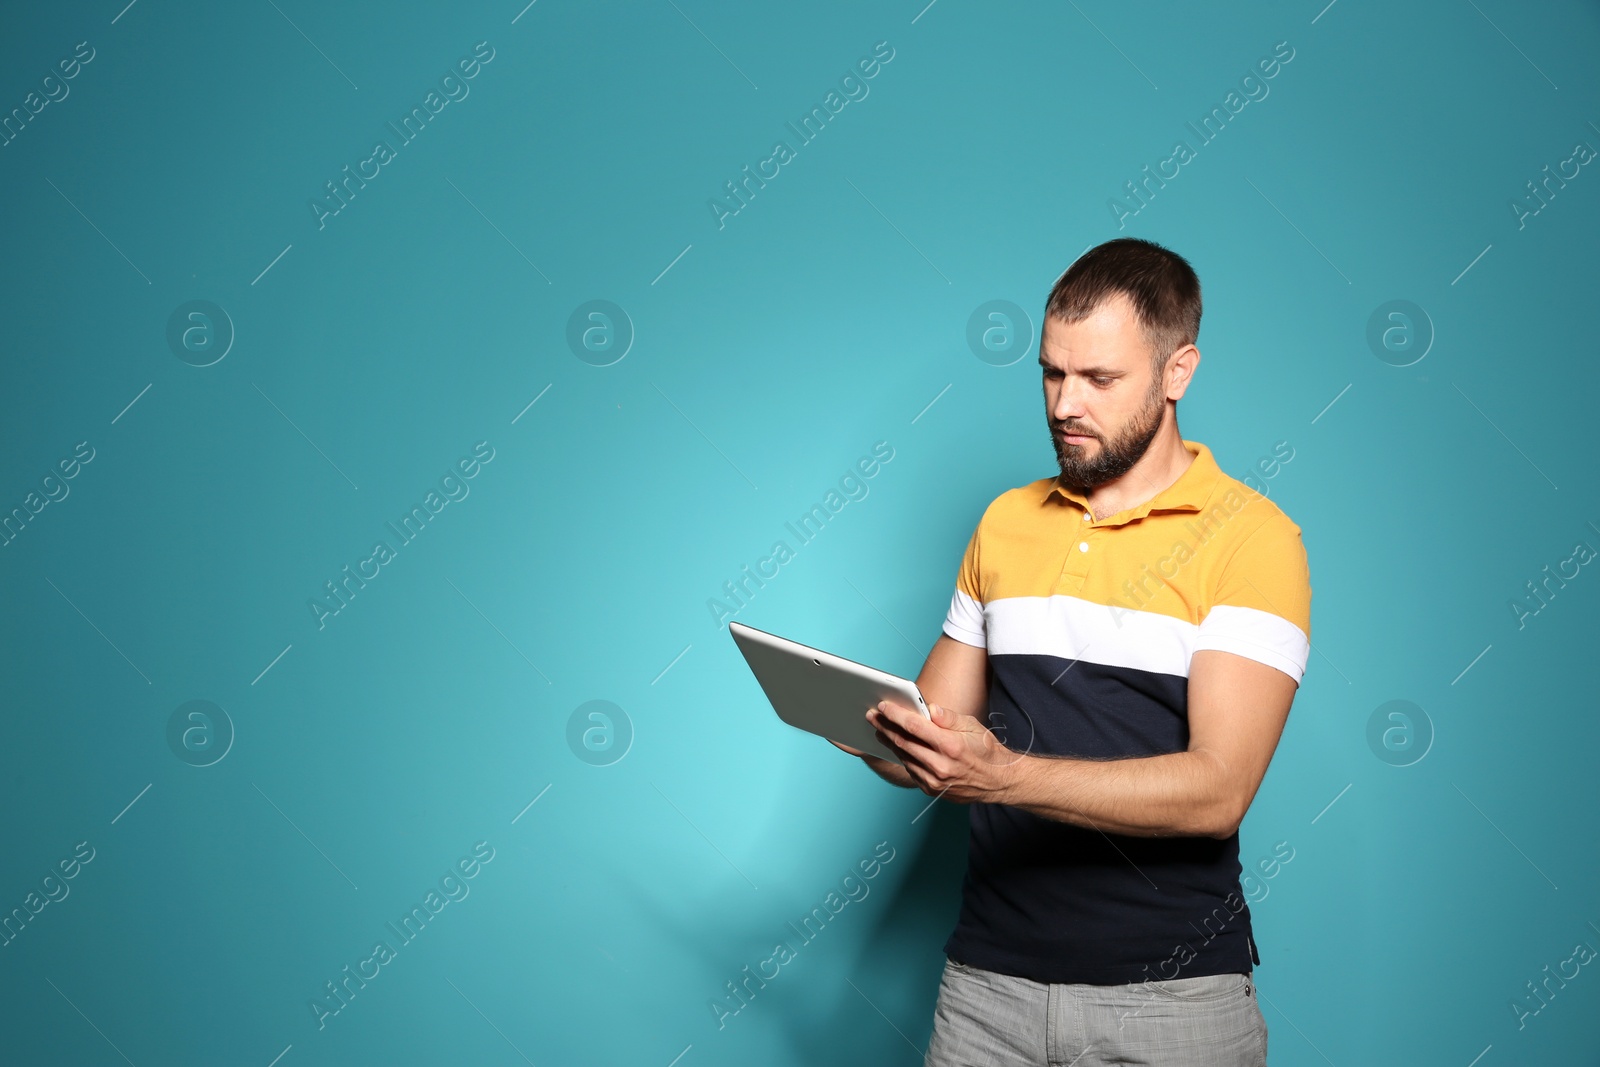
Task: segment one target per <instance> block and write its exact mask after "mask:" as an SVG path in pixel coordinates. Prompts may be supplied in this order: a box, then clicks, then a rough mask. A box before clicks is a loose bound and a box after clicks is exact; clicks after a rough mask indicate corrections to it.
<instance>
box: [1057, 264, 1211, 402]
mask: <svg viewBox="0 0 1600 1067" xmlns="http://www.w3.org/2000/svg"><path fill="white" fill-rule="evenodd" d="M1119 292H1120V293H1125V294H1126V295H1127V296H1128V298H1129V300H1131V301H1132V302H1133V308H1134V312H1135V314H1136V315H1137V316H1138V319H1139V327H1140V329H1141V330H1142V332H1143V333H1144V338H1145V341H1146V343H1148V344H1149V345H1150V357H1151V362H1152V363H1153V364H1154V366H1155V370H1156V373H1157V374H1160V373H1161V372H1162V371H1163V370H1165V369H1166V365H1167V360H1168V359H1169V358H1170V357H1171V356H1172V354H1173V353H1174V352H1176V351H1177V350H1178V349H1180V348H1182V347H1183V346H1184V345H1192V344H1194V342H1195V338H1196V337H1198V336H1199V334H1200V278H1199V277H1198V276H1197V275H1196V274H1195V272H1194V268H1193V267H1191V266H1189V262H1188V260H1186V259H1184V258H1183V257H1182V256H1180V255H1178V254H1177V253H1176V252H1173V251H1170V250H1169V249H1166V248H1163V247H1161V246H1160V245H1158V244H1156V243H1155V242H1153V241H1145V240H1142V239H1140V238H1138V237H1118V238H1115V239H1113V240H1110V241H1107V242H1105V243H1104V244H1099V245H1095V246H1094V247H1093V248H1091V249H1089V251H1087V252H1085V253H1084V254H1083V255H1081V256H1079V257H1078V259H1077V261H1076V262H1074V263H1073V264H1072V266H1070V267H1068V268H1067V269H1066V271H1065V272H1064V273H1063V274H1062V275H1061V277H1060V278H1057V279H1056V284H1055V286H1054V287H1053V288H1052V289H1051V290H1050V297H1049V299H1048V300H1046V301H1045V305H1044V313H1045V317H1046V318H1050V317H1055V318H1057V319H1060V320H1061V321H1063V322H1078V321H1080V320H1082V319H1084V318H1086V317H1087V316H1088V315H1090V314H1091V313H1093V311H1094V310H1095V309H1096V308H1097V307H1099V306H1100V304H1101V303H1102V302H1103V301H1104V300H1105V299H1106V298H1107V297H1109V296H1111V295H1112V294H1113V293H1119Z"/></svg>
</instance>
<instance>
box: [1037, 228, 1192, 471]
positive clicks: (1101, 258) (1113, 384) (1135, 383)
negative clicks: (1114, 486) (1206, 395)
mask: <svg viewBox="0 0 1600 1067" xmlns="http://www.w3.org/2000/svg"><path fill="white" fill-rule="evenodd" d="M1199 332H1200V279H1199V278H1198V277H1196V276H1195V273H1194V269H1193V268H1192V267H1190V266H1189V264H1188V262H1187V261H1185V260H1184V259H1183V257H1182V256H1179V255H1177V254H1176V253H1173V252H1169V251H1168V250H1167V249H1165V248H1162V247H1161V246H1160V245H1157V244H1154V243H1152V242H1150V241H1143V240H1140V239H1138V238H1135V237H1119V238H1117V239H1115V240H1112V241H1107V242H1106V243H1105V244H1102V245H1097V246H1095V247H1094V248H1091V249H1090V250H1089V251H1087V252H1085V253H1084V254H1083V255H1082V256H1080V257H1079V258H1078V260H1077V262H1075V263H1073V264H1072V266H1070V267H1068V268H1067V270H1066V273H1064V274H1062V275H1061V277H1060V278H1059V279H1057V281H1056V284H1055V286H1054V287H1053V288H1052V289H1051V290H1050V297H1049V299H1048V300H1047V301H1046V302H1045V314H1044V329H1043V332H1042V336H1041V338H1040V342H1039V365H1040V367H1041V368H1042V369H1043V372H1044V397H1045V415H1046V418H1047V420H1048V422H1049V425H1050V439H1051V443H1052V444H1053V445H1054V446H1055V450H1056V460H1057V462H1059V463H1060V465H1061V480H1062V482H1063V483H1065V484H1066V485H1067V486H1068V487H1069V488H1072V489H1076V490H1079V491H1088V490H1090V489H1093V488H1095V487H1096V486H1099V485H1103V484H1105V483H1106V482H1109V481H1112V480H1113V479H1116V478H1119V477H1121V476H1122V475H1123V474H1126V473H1127V472H1128V471H1129V470H1130V469H1132V467H1133V465H1134V464H1136V463H1138V462H1139V460H1140V458H1142V457H1143V456H1144V454H1145V452H1146V451H1147V450H1148V449H1149V447H1150V444H1151V442H1153V441H1154V440H1155V439H1156V436H1157V435H1158V434H1159V433H1160V432H1161V431H1162V429H1163V428H1164V427H1166V426H1168V425H1169V422H1170V425H1171V432H1172V433H1174V434H1176V433H1177V406H1176V404H1177V401H1178V399H1179V398H1180V397H1182V396H1183V394H1184V391H1185V389H1187V388H1188V385H1189V379H1190V377H1191V376H1192V375H1193V373H1194V368H1195V366H1196V365H1197V364H1198V363H1199V362H1200V350H1199V349H1197V348H1196V347H1195V344H1194V342H1195V338H1196V337H1197V336H1198V334H1199ZM1169 405H1170V406H1171V408H1172V417H1171V419H1170V420H1169V419H1168V418H1167V409H1168V407H1169ZM1069 435H1070V436H1069Z"/></svg>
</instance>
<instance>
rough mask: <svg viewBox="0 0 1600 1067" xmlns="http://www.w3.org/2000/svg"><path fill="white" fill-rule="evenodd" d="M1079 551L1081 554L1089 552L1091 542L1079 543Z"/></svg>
mask: <svg viewBox="0 0 1600 1067" xmlns="http://www.w3.org/2000/svg"><path fill="white" fill-rule="evenodd" d="M1078 551H1079V552H1087V551H1089V542H1087V541H1079V542H1078Z"/></svg>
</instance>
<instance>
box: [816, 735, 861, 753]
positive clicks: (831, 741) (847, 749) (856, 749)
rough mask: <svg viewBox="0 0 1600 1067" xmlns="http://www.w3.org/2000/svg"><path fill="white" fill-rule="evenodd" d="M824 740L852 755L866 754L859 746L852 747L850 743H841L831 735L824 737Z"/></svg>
mask: <svg viewBox="0 0 1600 1067" xmlns="http://www.w3.org/2000/svg"><path fill="white" fill-rule="evenodd" d="M824 740H826V741H827V742H828V744H830V745H832V746H833V747H834V748H838V749H843V750H844V751H846V752H848V753H850V755H852V756H865V755H866V753H865V752H863V751H861V750H860V749H859V748H851V747H850V746H849V745H841V744H840V743H839V742H837V741H835V740H834V739H833V738H831V737H829V738H824Z"/></svg>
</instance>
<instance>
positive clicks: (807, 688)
mask: <svg viewBox="0 0 1600 1067" xmlns="http://www.w3.org/2000/svg"><path fill="white" fill-rule="evenodd" d="M728 632H729V633H731V634H732V635H733V641H734V643H735V644H736V645H738V646H739V651H740V652H742V653H743V654H744V659H745V662H746V663H748V664H749V665H750V670H751V672H752V673H753V674H754V675H755V676H756V681H757V682H760V683H761V689H762V691H763V692H764V693H766V694H767V699H768V700H769V701H771V702H772V710H773V711H775V712H777V713H778V718H780V719H782V720H783V721H784V722H786V723H788V724H789V725H790V726H795V727H798V728H799V729H802V730H805V731H806V732H808V733H813V734H816V735H818V736H819V737H826V738H828V739H829V740H832V741H837V742H839V743H840V744H841V745H849V746H850V747H851V748H856V749H860V750H861V751H862V752H866V753H868V754H869V755H873V756H877V757H878V758H879V759H886V760H888V761H890V762H891V763H900V762H901V759H900V757H899V756H898V755H896V754H895V751H894V749H892V748H890V747H888V746H887V745H885V744H884V743H883V742H881V741H879V740H878V735H877V731H876V730H875V729H874V728H873V726H872V724H871V723H869V722H868V721H867V719H866V714H867V709H868V708H871V707H874V706H875V705H876V704H877V703H878V701H880V700H892V701H894V702H895V703H896V704H900V705H902V706H904V707H908V708H915V709H916V710H917V711H919V712H921V713H922V716H923V717H924V718H928V717H929V716H928V705H927V702H926V701H924V700H923V699H922V693H921V692H920V691H918V689H917V684H916V683H915V682H910V681H907V680H906V679H904V678H899V677H896V676H895V675H893V674H888V673H886V672H884V671H880V670H877V669H876V668H873V667H868V666H866V665H865V664H861V663H856V662H855V661H854V660H848V659H845V658H844V657H843V656H835V655H833V654H832V653H831V652H824V651H822V650H821V649H820V648H812V647H811V646H809V645H802V644H801V643H800V642H798V641H791V640H789V639H788V638H786V637H779V636H777V635H776V634H769V633H767V632H765V631H764V630H757V629H756V628H755V627H753V626H746V625H744V624H743V623H740V622H730V623H728Z"/></svg>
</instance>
